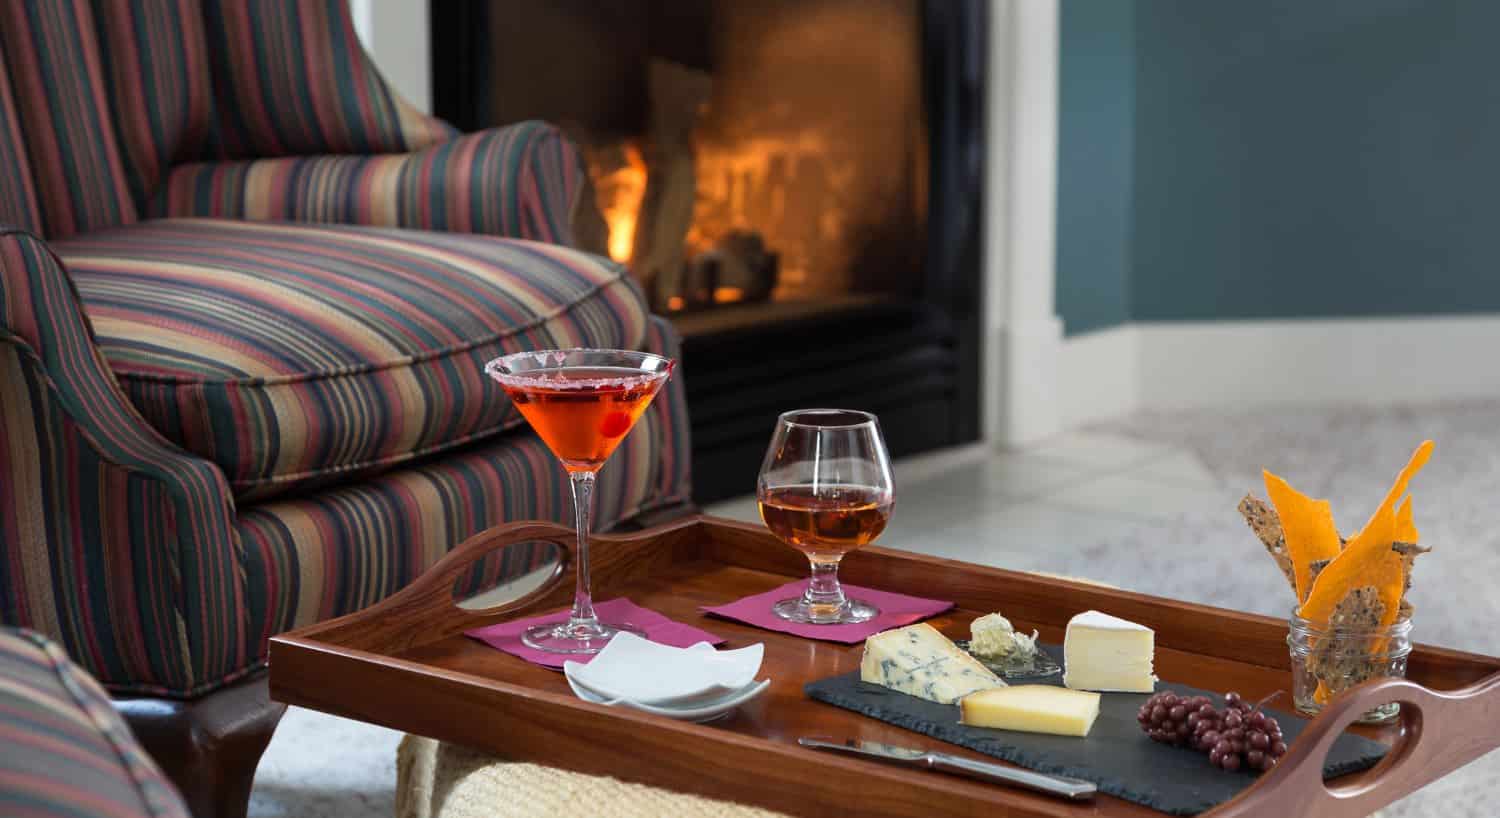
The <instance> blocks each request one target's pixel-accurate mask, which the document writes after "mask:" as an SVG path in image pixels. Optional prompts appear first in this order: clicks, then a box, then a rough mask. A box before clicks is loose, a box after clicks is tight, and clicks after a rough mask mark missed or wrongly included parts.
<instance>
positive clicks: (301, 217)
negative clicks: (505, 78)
mask: <svg viewBox="0 0 1500 818" xmlns="http://www.w3.org/2000/svg"><path fill="white" fill-rule="evenodd" d="M586 180H587V174H586V171H585V170H584V167H583V161H582V159H581V157H580V156H579V153H578V150H577V149H576V148H575V147H574V146H573V144H572V142H570V141H569V140H568V139H567V137H565V136H563V135H562V133H561V132H560V131H558V129H557V128H555V127H553V126H551V125H548V124H545V123H542V122H522V123H519V124H516V125H510V126H507V127H504V128H493V129H490V130H485V131H479V132H477V133H472V134H466V135H464V136H460V137H457V138H455V139H450V140H448V141H445V142H439V143H438V144H436V145H432V146H430V147H428V148H425V149H423V150H419V151H415V152H412V153H397V154H377V155H369V156H340V155H325V156H287V157H278V158H270V159H252V160H247V161H218V162H198V163H193V164H188V165H181V166H179V167H176V168H174V169H173V170H172V172H171V174H170V176H169V177H168V178H167V182H166V184H165V185H163V186H162V188H161V190H160V191H158V193H157V196H156V198H155V200H154V201H153V202H152V204H151V209H152V211H153V212H154V213H155V214H156V215H159V216H169V217H184V216H189V217H191V216H209V217H216V218H225V219H276V220H290V221H309V222H341V223H345V224H364V225H374V226H382V227H407V228H418V229H423V230H444V231H452V232H459V233H487V234H490V235H495V236H508V237H511V238H519V239H532V240H535V241H544V242H549V243H552V244H565V245H572V244H573V243H574V241H573V238H574V236H573V228H572V217H573V208H574V207H575V205H577V203H578V201H579V197H580V196H581V195H582V192H583V191H584V190H585V188H586Z"/></svg>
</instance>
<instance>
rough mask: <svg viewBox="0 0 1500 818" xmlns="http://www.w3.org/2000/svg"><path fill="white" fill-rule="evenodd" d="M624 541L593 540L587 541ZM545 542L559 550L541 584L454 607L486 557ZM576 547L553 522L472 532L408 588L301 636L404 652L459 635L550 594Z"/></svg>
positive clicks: (569, 567)
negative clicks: (461, 587) (494, 600)
mask: <svg viewBox="0 0 1500 818" xmlns="http://www.w3.org/2000/svg"><path fill="white" fill-rule="evenodd" d="M612 539H624V538H618V537H610V536H607V535H606V536H602V537H593V538H591V540H592V541H594V542H597V541H599V540H612ZM536 541H541V542H550V543H553V544H555V545H557V546H558V547H559V549H560V551H559V554H558V561H557V565H556V567H554V568H553V571H552V575H551V576H550V577H548V578H547V579H546V580H544V581H543V582H542V583H541V585H539V586H537V587H536V588H535V589H533V590H531V591H530V592H528V593H526V594H524V595H523V596H521V597H520V598H519V599H514V600H511V601H509V602H506V603H504V604H501V605H496V606H494V607H490V608H460V607H459V606H458V605H457V604H456V602H455V600H454V598H453V587H454V584H455V582H456V581H457V580H458V578H459V577H460V576H461V575H462V574H463V573H464V571H466V570H468V569H469V568H470V567H471V566H472V565H473V564H474V563H476V562H478V561H480V560H482V559H484V558H485V557H486V556H488V555H489V554H491V553H493V552H495V551H499V550H500V549H502V548H505V547H507V546H510V545H514V544H516V543H522V542H536ZM577 551H578V545H577V542H576V537H575V536H574V534H573V529H571V528H567V527H565V526H561V525H557V524H556V523H544V522H518V523H510V524H507V525H500V526H496V527H494V528H491V529H489V530H487V531H484V532H481V533H479V534H476V535H475V536H473V537H471V538H469V539H468V540H466V541H464V542H463V543H462V544H460V545H459V546H458V547H457V548H455V549H453V550H452V551H450V552H448V554H447V555H446V556H444V557H443V558H442V559H440V560H438V561H437V563H436V564H434V565H433V566H432V567H431V568H429V569H428V570H427V571H425V572H423V573H422V575H421V576H419V577H417V579H415V580H414V581H412V583H411V584H409V585H407V586H406V587H405V588H402V589H401V590H400V591H397V592H396V593H394V594H392V595H391V596H389V597H387V598H386V599H384V600H382V601H381V602H378V603H376V604H375V605H373V606H371V607H369V608H366V609H364V610H362V611H357V612H355V613H352V614H348V615H346V616H341V617H339V618H337V619H330V620H328V621H327V622H324V623H322V624H319V625H314V626H312V627H309V628H306V629H305V630H304V631H303V635H305V636H308V637H313V638H316V639H319V640H324V641H330V642H337V643H339V644H341V645H343V646H345V647H350V648H356V649H361V650H370V651H377V652H393V651H400V650H405V649H406V648H409V647H411V646H413V645H416V644H420V643H422V642H428V641H431V640H433V639H436V638H441V637H444V636H449V635H452V634H456V633H462V632H463V631H466V630H468V629H470V628H473V627H477V626H478V625H480V624H483V623H484V622H487V621H493V620H495V619H497V618H501V617H505V616H508V615H510V614H515V613H519V612H521V611H525V610H527V609H528V608H531V607H532V606H534V605H536V604H537V603H538V602H540V601H541V600H542V599H544V598H546V597H548V596H550V595H552V594H553V593H555V592H556V591H557V589H558V587H559V586H560V585H561V584H562V583H563V582H564V581H566V580H568V579H571V578H572V575H573V566H574V564H575V563H576V561H577V558H578V557H577Z"/></svg>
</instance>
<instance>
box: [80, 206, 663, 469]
mask: <svg viewBox="0 0 1500 818" xmlns="http://www.w3.org/2000/svg"><path fill="white" fill-rule="evenodd" d="M53 246H54V248H55V249H56V250H57V252H58V254H59V255H60V256H61V257H62V258H63V260H64V261H65V262H66V264H67V266H68V269H69V270H70V272H71V273H72V275H73V279H74V281H75V282H76V283H77V286H78V291H79V295H80V296H81V298H82V300H83V304H84V309H85V311H86V312H87V313H88V316H89V318H90V319H91V320H92V322H93V325H94V330H95V333H96V335H97V337H98V342H99V346H100V348H101V349H102V351H103V353H104V355H105V357H106V358H107V359H108V361H109V364H110V367H111V368H112V369H113V371H114V372H115V375H116V377H117V378H118V379H119V381H120V383H121V385H122V387H123V388H124V390H125V392H126V394H127V395H128V396H129V397H130V398H131V400H132V402H133V403H134V404H135V406H136V407H137V408H138V409H139V410H140V411H141V413H142V414H143V415H144V416H145V417H146V419H147V420H148V421H149V422H150V423H151V424H152V425H153V426H154V427H156V429H158V430H159V431H160V432H161V433H162V434H163V435H165V436H166V437H167V438H168V439H170V440H172V441H173V442H175V443H177V444H178V445H180V446H182V447H183V448H185V449H187V450H188V451H191V452H193V453H195V454H198V455H200V456H202V457H204V458H207V459H209V460H212V461H213V462H214V463H216V464H218V465H219V466H220V467H221V468H222V469H223V470H224V472H225V475H226V476H227V477H228V478H229V481H230V484H231V485H232V486H233V487H234V491H235V494H236V495H237V496H239V497H241V498H245V497H265V496H269V495H272V494H277V493H280V492H283V491H285V490H287V489H289V488H291V487H293V486H298V487H303V486H306V485H308V484H312V483H326V482H332V481H333V480H342V479H346V478H350V477H354V476H356V475H358V474H361V473H368V472H371V471H375V470H379V469H384V468H389V467H391V466H393V465H396V464H399V463H402V462H405V461H408V460H411V459H413V458H417V457H421V456H424V455H428V454H434V453H437V452H441V451H445V450H448V449H451V448H454V447H458V446H462V445H465V444H467V443H470V442H473V441H476V440H479V439H482V438H484V437H486V436H491V435H494V434H496V433H498V432H500V431H501V430H503V429H506V428H508V427H510V426H513V425H515V424H517V423H519V415H518V414H517V413H516V412H515V411H514V409H513V408H512V407H511V406H510V403H509V401H508V400H506V399H505V397H504V394H503V393H502V392H501V390H500V389H499V388H498V386H496V385H495V384H493V383H492V382H490V381H489V379H488V378H487V377H485V376H484V374H483V372H482V370H481V368H482V366H483V364H484V362H485V361H487V360H489V359H490V358H493V357H495V356H498V355H503V354H505V353H507V352H512V351H517V350H525V349H537V348H547V347H571V346H592V347H611V348H628V349H637V348H640V346H641V344H642V343H643V342H644V339H645V335H646V326H647V321H648V313H647V308H646V304H645V301H644V299H643V298H642V296H641V293H640V290H639V289H638V288H637V287H636V285H635V284H634V282H633V281H632V280H631V279H630V277H629V276H628V275H627V274H626V272H625V270H624V269H623V268H622V267H620V266H619V265H617V264H614V263H613V262H610V261H608V260H607V259H602V258H599V257H597V256H592V255H589V254H586V253H581V252H578V251H575V250H570V249H567V248H564V247H559V246H555V245H548V244H539V243H535V242H527V241H519V240H513V239H499V238H493V237H489V236H477V235H470V234H453V233H432V232H424V231H412V230H399V229H392V228H371V227H349V226H341V225H309V224H292V223H283V222H244V221H227V220H217V219H167V220H158V221H146V222H140V223H136V224H133V225H129V226H126V227H121V228H116V229H112V230H107V231H100V232H96V233H91V234H88V235H85V236H80V237H78V238H74V239H70V240H68V241H62V242H55V243H54V245H53Z"/></svg>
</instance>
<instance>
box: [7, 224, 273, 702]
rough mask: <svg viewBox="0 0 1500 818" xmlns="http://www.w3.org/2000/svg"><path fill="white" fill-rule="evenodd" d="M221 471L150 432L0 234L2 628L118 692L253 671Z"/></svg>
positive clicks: (63, 275) (52, 270) (207, 684)
mask: <svg viewBox="0 0 1500 818" xmlns="http://www.w3.org/2000/svg"><path fill="white" fill-rule="evenodd" d="M233 520H234V506H233V499H232V497H231V495H230V492H229V488H228V485H227V484H226V483H225V480H224V476H223V474H222V473H221V472H220V471H219V470H218V468H217V467H215V466H214V465H213V464H211V463H209V462H207V461H205V460H201V459H199V458H196V457H193V456H191V455H188V454H185V453H183V452H182V451H181V450H179V449H177V448H176V447H174V446H173V445H172V444H170V443H168V442H167V441H166V440H165V439H163V438H162V437H161V435H159V434H157V433H156V431H155V430H154V429H152V428H151V427H150V426H149V425H148V424H147V423H146V421H145V420H144V419H142V418H141V416H140V415H139V414H138V413H137V412H136V411H135V408H134V407H133V406H132V405H131V404H130V403H129V401H128V400H127V399H126V398H125V396H124V394H123V393H122V392H121V391H120V388H119V385H118V384H117V383H116V381H115V379H114V376H113V375H112V374H111V373H110V371H109V368H108V366H107V365H106V363H105V361H104V359H103V356H102V354H101V353H100V352H99V349H98V347H97V346H96V345H95V343H94V337H93V331H92V328H91V326H90V324H89V322H88V318H87V317H86V316H85V315H84V313H83V310H82V308H81V307H80V305H79V300H78V297H77V292H76V290H75V289H74V286H73V282H72V280H71V278H70V277H69V276H68V273H67V271H66V270H65V269H64V267H63V265H62V263H61V262H60V261H59V260H58V258H57V257H56V256H55V255H54V254H53V253H52V251H51V250H50V249H49V248H48V247H47V245H46V244H45V243H44V242H43V241H42V240H41V239H39V238H37V237H35V236H33V235H31V234H28V233H25V232H22V231H19V230H15V229H12V228H6V227H4V226H0V622H3V623H6V624H13V625H23V626H26V627H29V628H32V629H34V630H37V631H41V632H43V633H45V634H47V635H48V636H50V637H52V638H53V639H56V640H57V641H59V642H60V643H62V644H63V646H64V647H65V648H66V649H67V651H68V653H69V655H71V656H72V657H74V658H75V660H76V661H78V662H79V663H80V664H82V665H83V666H84V667H86V668H87V669H88V670H89V671H90V672H91V673H93V674H94V676H96V677H97V678H98V679H99V680H100V681H101V682H103V683H104V684H105V685H106V686H108V687H110V688H111V689H113V690H115V691H116V692H122V693H123V692H133V693H143V694H150V695H182V696H188V695H195V694H197V693H199V692H203V691H206V690H207V689H210V688H212V687H214V686H216V685H218V684H222V683H224V682H227V681H229V680H230V679H232V678H234V677H235V676H236V675H237V674H240V673H243V672H247V671H248V670H250V669H252V668H253V666H254V665H255V664H256V662H257V658H258V653H257V651H258V650H263V648H256V647H254V646H247V645H246V644H245V639H244V637H243V634H242V631H243V626H244V621H245V607H244V605H245V603H244V587H243V568H242V564H241V559H240V556H239V540H238V537H237V535H236V533H235V529H234V525H233Z"/></svg>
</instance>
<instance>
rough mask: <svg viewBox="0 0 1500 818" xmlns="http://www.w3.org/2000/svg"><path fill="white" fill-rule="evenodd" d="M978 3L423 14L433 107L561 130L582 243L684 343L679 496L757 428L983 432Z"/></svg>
mask: <svg viewBox="0 0 1500 818" xmlns="http://www.w3.org/2000/svg"><path fill="white" fill-rule="evenodd" d="M986 6H987V4H986V3H985V2H984V0H755V2H742V0H549V2H547V3H534V2H531V0H488V2H486V1H485V0H433V2H432V4H431V20H432V36H433V49H432V53H433V54H434V55H435V57H434V66H433V76H434V101H435V108H436V110H435V113H437V114H438V115H439V116H442V117H444V118H446V119H448V120H449V121H452V122H454V123H455V124H456V125H458V126H459V127H462V128H465V129H474V128H478V127H486V126H490V125H495V124H501V123H505V122H513V121H518V120H522V119H545V120H547V121H550V122H553V123H556V124H558V125H559V126H560V127H562V128H563V130H564V131H565V132H566V133H567V134H568V135H569V136H570V138H572V139H573V140H574V141H575V142H576V143H577V144H578V145H579V146H580V148H581V150H582V152H583V154H584V156H585V159H586V161H587V164H588V169H589V178H590V181H591V183H592V188H593V190H592V195H591V196H590V197H589V199H590V201H588V202H585V203H584V204H585V205H586V206H585V207H584V208H583V211H582V212H581V214H580V216H579V217H578V218H576V219H575V228H576V232H577V233H578V235H579V236H580V241H581V243H582V244H583V245H584V246H585V247H586V248H587V249H591V250H594V251H595V252H599V253H602V254H607V255H609V256H610V257H611V258H613V259H615V260H616V261H619V262H621V263H622V264H626V265H627V266H628V267H629V268H630V270H631V272H632V274H633V275H634V276H635V277H636V278H637V279H638V280H639V281H640V283H641V285H642V288H643V290H644V292H646V293H647V297H648V298H649V299H650V301H651V304H652V308H653V310H654V311H656V312H658V313H660V314H663V315H666V316H668V317H670V318H671V319H672V320H673V321H674V323H676V325H677V327H678V330H679V331H680V332H681V333H682V335H683V339H684V350H683V358H684V361H683V364H684V368H683V372H684V376H685V377H686V378H687V391H688V401H689V410H690V415H691V418H692V424H693V428H692V434H693V468H694V485H695V492H696V495H697V496H696V499H697V500H698V501H699V502H711V501H713V500H716V499H720V498H723V497H727V496H732V495H736V494H742V493H745V492H747V491H751V490H753V488H754V475H755V473H756V469H757V466H758V464H759V461H760V457H761V455H762V454H763V452H764V447H765V444H766V441H767V440H768V439H769V435H770V433H771V429H772V426H773V422H774V420H775V417H776V415H777V414H778V413H780V412H781V411H785V410H787V409H792V408H798V407H807V406H814V405H838V406H846V407H848V408H857V409H865V410H869V411H873V412H876V413H877V414H878V415H880V417H881V420H882V423H883V425H884V430H885V434H886V437H887V442H888V443H889V445H890V448H891V451H892V454H893V455H897V456H900V455H904V454H911V453H915V452H919V451H924V450H929V449H933V448H939V447H943V446H950V445H955V444H960V443H964V442H968V441H972V440H975V439H977V438H978V435H979V418H980V406H979V391H980V390H979V382H978V380H979V313H978V304H979V302H980V298H979V295H980V271H979V264H980V254H979V248H980V223H981V219H980V183H981V180H982V178H983V173H982V170H983V168H982V156H983V145H982V141H981V139H982V133H981V123H982V121H983V108H982V99H983V79H984V77H983V66H984V48H985V43H984V32H985V25H984V23H985V21H984V14H985V12H986Z"/></svg>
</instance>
